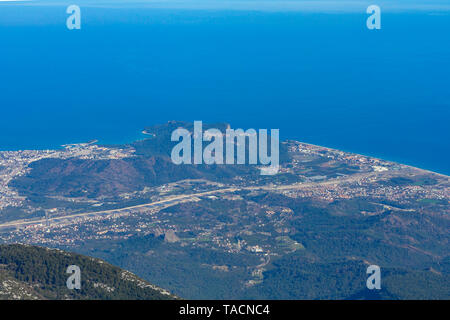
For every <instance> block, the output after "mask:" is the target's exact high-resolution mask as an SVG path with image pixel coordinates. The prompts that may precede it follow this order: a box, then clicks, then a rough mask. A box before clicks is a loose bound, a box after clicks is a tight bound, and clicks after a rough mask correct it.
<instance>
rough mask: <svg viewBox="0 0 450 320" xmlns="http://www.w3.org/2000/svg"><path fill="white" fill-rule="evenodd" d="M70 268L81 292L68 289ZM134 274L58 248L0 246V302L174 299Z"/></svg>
mask: <svg viewBox="0 0 450 320" xmlns="http://www.w3.org/2000/svg"><path fill="white" fill-rule="evenodd" d="M69 265H76V266H78V267H79V268H80V270H81V289H79V290H77V289H72V290H71V289H68V288H67V285H66V281H67V279H68V277H69V276H70V274H67V273H66V270H67V267H68V266H69ZM174 298H175V296H173V295H171V294H169V293H168V292H167V291H165V290H163V289H160V288H158V287H156V286H153V285H151V284H149V283H148V282H146V281H144V280H142V279H140V278H138V277H137V276H135V275H134V274H132V273H130V272H128V271H125V270H122V269H120V268H118V267H115V266H113V265H111V264H109V263H106V262H104V261H102V260H99V259H94V258H91V257H87V256H83V255H80V254H75V253H69V252H65V251H62V250H58V249H48V248H42V247H37V246H29V245H21V244H12V245H0V299H58V300H59V299H77V300H79V299H106V300H109V299H145V300H162V299H174Z"/></svg>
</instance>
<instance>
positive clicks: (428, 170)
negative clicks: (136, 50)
mask: <svg viewBox="0 0 450 320" xmlns="http://www.w3.org/2000/svg"><path fill="white" fill-rule="evenodd" d="M139 135H140V137H135V138H134V139H133V140H132V141H129V140H128V141H121V142H119V141H114V142H113V141H111V142H106V141H104V139H103V141H102V139H90V140H88V141H86V142H70V143H65V144H62V145H58V146H55V147H50V148H26V149H20V148H17V149H11V148H8V149H4V148H1V147H0V153H2V152H24V151H58V150H63V149H65V148H67V146H76V145H92V144H96V145H98V146H107V147H120V146H123V145H127V144H130V143H133V142H137V141H143V140H146V139H150V137H154V136H155V134H154V133H150V132H148V131H147V130H146V129H144V130H141V131H140V132H139ZM139 138H141V139H139ZM288 141H295V142H298V143H302V144H305V145H308V146H312V147H319V148H323V149H327V150H331V151H339V152H344V153H348V154H353V155H359V156H364V157H368V158H371V159H376V160H380V161H386V162H391V163H393V164H397V165H402V166H406V167H409V168H412V169H415V170H420V171H423V172H425V173H431V174H435V175H439V176H442V177H446V178H450V173H449V174H446V173H443V172H439V171H436V170H435V169H431V168H425V167H422V166H416V165H414V164H408V163H405V162H399V161H396V160H390V159H387V158H384V157H379V156H376V155H370V154H365V153H360V152H355V151H353V150H350V151H349V150H345V149H340V148H336V147H328V146H324V145H320V144H314V143H310V142H304V141H301V140H298V139H292V138H289V139H285V140H282V141H280V143H283V142H288Z"/></svg>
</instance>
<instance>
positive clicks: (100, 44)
mask: <svg viewBox="0 0 450 320" xmlns="http://www.w3.org/2000/svg"><path fill="white" fill-rule="evenodd" d="M75 2H76V1H75ZM66 7H67V5H66V6H24V5H19V4H6V3H3V4H2V3H0V90H1V92H0V110H1V116H0V149H1V150H17V149H25V148H27V149H30V148H55V147H58V146H59V145H61V144H65V143H73V142H84V141H87V140H90V139H99V140H100V142H103V143H122V142H127V141H132V140H134V139H140V138H142V135H141V134H140V132H141V130H142V129H143V128H144V127H145V126H148V125H152V124H156V123H164V122H167V121H168V120H188V121H192V120H202V121H204V122H217V121H220V122H229V123H230V124H231V126H232V127H233V128H244V129H246V128H256V129H258V128H269V129H270V128H279V129H280V135H281V138H282V139H297V140H300V141H304V142H308V143H313V144H318V145H324V146H328V147H333V148H337V149H341V150H345V151H352V152H357V153H361V154H366V155H371V156H375V157H380V158H384V159H388V160H393V161H399V162H402V163H405V164H410V165H414V166H418V167H421V168H425V169H429V170H434V171H437V172H440V173H444V174H450V161H449V159H450V129H449V128H450V80H449V79H450V11H439V10H437V11H427V10H417V11H408V12H401V11H392V12H389V11H388V12H383V13H382V29H381V30H376V31H370V30H368V29H367V28H366V19H367V17H368V15H367V14H366V13H365V10H364V9H363V10H362V11H361V12H349V13H345V12H343V13H333V14H330V13H320V12H298V11H290V12H289V11H287V12H282V11H278V12H259V11H247V10H237V11H235V10H223V9H221V10H218V9H217V10H193V9H189V10H186V9H154V8H138V7H134V8H131V7H122V8H108V7H82V28H81V30H72V31H69V30H68V29H67V28H66V24H65V23H66V18H67V17H68V15H67V14H66V12H65V9H66Z"/></svg>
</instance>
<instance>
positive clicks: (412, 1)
mask: <svg viewBox="0 0 450 320" xmlns="http://www.w3.org/2000/svg"><path fill="white" fill-rule="evenodd" d="M9 1H11V0H9ZM0 2H8V0H6V1H5V0H0ZM24 4H26V5H49V4H61V5H66V4H67V5H68V4H78V5H86V6H102V7H103V6H107V7H121V6H127V7H153V8H173V9H226V10H267V11H280V10H281V11H293V10H295V11H320V12H326V11H330V12H335V11H338V12H339V11H360V10H361V9H364V8H367V7H368V6H369V5H372V4H376V5H379V6H381V7H382V8H383V9H385V10H392V11H394V10H400V11H403V10H439V11H450V1H449V0H339V1H338V0H306V1H305V0H31V1H27V2H24Z"/></svg>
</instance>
